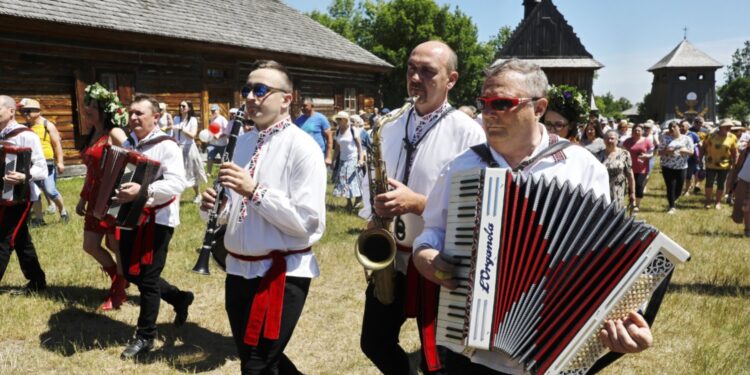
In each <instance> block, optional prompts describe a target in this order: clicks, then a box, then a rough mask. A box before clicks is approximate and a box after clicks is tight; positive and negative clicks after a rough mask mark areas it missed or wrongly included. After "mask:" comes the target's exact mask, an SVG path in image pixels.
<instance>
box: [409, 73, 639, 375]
mask: <svg viewBox="0 0 750 375" xmlns="http://www.w3.org/2000/svg"><path fill="white" fill-rule="evenodd" d="M486 74H487V76H486V79H485V81H484V86H483V88H482V96H481V97H480V98H479V99H478V101H477V104H479V105H478V107H479V108H481V109H482V117H483V119H484V126H485V131H486V133H487V144H486V147H483V148H482V149H483V150H485V152H482V155H481V156H480V153H478V152H475V151H474V150H473V149H470V150H467V151H465V152H463V153H462V154H460V155H458V156H457V157H456V158H455V159H453V160H452V161H451V162H449V163H448V164H447V166H446V167H445V168H444V169H443V171H442V172H441V174H440V177H439V179H438V181H437V182H436V183H435V188H434V189H433V190H432V192H431V193H430V196H429V198H428V200H427V205H426V208H425V211H424V214H423V217H424V220H425V228H424V231H423V232H422V233H421V234H420V235H419V236H418V237H417V238H416V240H415V241H414V249H415V250H414V256H413V257H414V265H415V266H416V268H417V269H418V270H419V272H420V273H421V274H422V275H423V276H424V277H425V278H427V279H428V280H430V281H432V282H434V283H437V284H440V285H441V286H442V287H445V288H448V289H454V288H455V287H456V280H455V279H452V278H450V277H445V275H451V274H452V272H453V266H452V265H451V264H449V263H448V262H447V261H446V260H444V259H443V258H441V257H439V254H440V252H441V251H442V249H443V243H444V240H445V236H446V233H445V228H446V216H445V212H446V211H447V208H448V199H449V195H450V185H451V178H452V176H453V175H454V174H455V173H458V172H460V171H466V170H470V169H474V168H486V167H488V166H489V165H490V163H492V164H497V166H499V167H501V168H517V167H519V166H521V165H526V166H525V167H524V168H521V169H520V170H519V171H518V172H517V173H522V174H525V175H527V176H545V177H546V178H547V179H552V178H553V177H554V178H557V179H558V180H560V181H570V182H571V183H573V185H580V186H582V187H583V188H584V189H589V190H594V191H595V192H596V194H598V195H604V196H606V197H609V178H608V174H607V170H606V169H605V168H604V166H603V165H602V164H601V163H600V162H599V161H598V160H597V159H596V158H595V157H594V156H593V155H592V154H591V153H590V152H588V151H587V150H586V149H585V148H583V147H579V146H576V145H572V146H570V147H566V148H564V149H563V150H562V151H559V152H560V153H561V154H559V153H558V152H554V153H547V152H546V151H548V150H549V148H548V147H549V146H550V145H551V144H555V143H557V142H566V141H564V140H560V139H559V138H558V137H557V136H556V135H551V134H549V133H548V132H547V129H546V128H545V126H544V125H542V124H541V123H540V122H539V120H540V118H541V117H542V115H543V114H544V112H545V110H546V109H547V99H546V95H547V77H546V75H545V74H544V72H542V70H541V68H539V66H537V65H535V64H532V63H529V62H523V61H520V60H517V59H511V60H507V61H505V62H502V63H499V64H496V65H493V66H492V67H490V68H489V69H488V70H487V73H486ZM553 150H557V149H553ZM540 154H541V155H543V157H540V158H538V159H537V160H535V161H532V162H530V160H533V158H534V157H535V156H537V155H540ZM544 155H546V156H544ZM522 163H524V164H522ZM562 230H565V228H562ZM600 337H601V338H602V342H603V343H604V344H605V345H606V346H607V347H608V348H609V349H610V350H613V351H617V352H622V353H635V352H639V351H642V350H644V349H646V348H648V347H649V346H651V342H652V338H651V331H650V329H649V327H648V324H647V323H646V321H645V320H644V319H643V317H642V316H640V315H638V314H636V313H635V312H632V313H630V315H629V316H628V318H626V319H622V320H617V321H609V322H607V323H605V329H603V330H602V332H600ZM614 337H616V338H614ZM448 349H450V351H449V352H447V353H446V357H445V358H446V360H445V367H444V368H445V369H446V372H447V373H449V374H522V373H525V371H524V368H523V367H522V366H521V365H520V364H519V363H516V362H514V361H513V360H512V359H511V358H510V357H508V356H506V355H504V354H501V353H499V352H491V351H486V350H476V351H474V352H473V353H472V354H471V355H470V357H466V356H464V355H463V354H461V353H462V352H463V349H464V347H462V346H458V345H455V346H454V345H451V346H450V347H449V348H448ZM467 355H468V354H467Z"/></svg>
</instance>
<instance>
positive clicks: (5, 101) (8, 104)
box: [0, 95, 16, 109]
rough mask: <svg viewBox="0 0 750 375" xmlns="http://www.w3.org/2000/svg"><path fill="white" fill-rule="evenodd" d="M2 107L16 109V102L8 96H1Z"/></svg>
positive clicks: (0, 104) (0, 103)
mask: <svg viewBox="0 0 750 375" xmlns="http://www.w3.org/2000/svg"><path fill="white" fill-rule="evenodd" d="M0 106H2V107H5V108H12V109H16V100H15V99H13V98H11V97H10V96H8V95H0Z"/></svg>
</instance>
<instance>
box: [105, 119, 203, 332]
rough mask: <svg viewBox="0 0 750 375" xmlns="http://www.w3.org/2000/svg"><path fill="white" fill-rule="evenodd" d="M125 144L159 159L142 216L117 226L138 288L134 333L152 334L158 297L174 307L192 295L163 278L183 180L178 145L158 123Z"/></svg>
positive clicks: (129, 276) (123, 255) (127, 268)
mask: <svg viewBox="0 0 750 375" xmlns="http://www.w3.org/2000/svg"><path fill="white" fill-rule="evenodd" d="M123 147H125V148H130V149H134V150H136V151H138V152H140V153H141V154H143V155H144V156H146V157H147V158H149V159H152V160H155V161H158V162H159V163H160V164H161V165H160V167H159V171H158V172H157V175H156V179H155V180H154V182H152V183H151V184H150V185H149V187H148V196H149V199H148V201H147V203H146V208H145V209H144V215H143V218H142V220H143V221H142V222H141V223H140V225H139V226H138V227H136V228H135V229H133V230H125V229H121V230H120V253H121V258H122V263H123V264H122V266H123V270H124V271H125V277H126V278H127V279H128V281H130V282H132V283H134V284H136V285H138V290H139V291H140V293H141V303H140V305H141V306H140V307H141V309H140V315H139V316H138V327H137V331H136V336H137V337H140V338H144V339H153V338H154V337H155V336H156V318H157V316H158V314H159V303H160V299H163V300H164V301H166V302H168V303H169V304H171V305H172V306H175V308H176V309H177V308H178V306H182V307H184V308H186V307H187V306H186V305H189V304H190V302H192V298H193V295H192V293H190V292H183V291H180V290H179V289H178V288H177V287H175V286H173V285H171V284H170V283H168V282H167V281H166V280H164V279H163V278H161V272H162V270H163V269H164V266H165V264H166V261H167V250H168V248H169V242H170V240H171V238H172V235H173V233H174V228H175V227H176V226H177V225H179V224H180V203H179V201H178V200H177V199H176V197H177V196H179V195H180V194H181V193H182V191H183V190H184V189H185V188H186V187H187V181H185V170H184V167H183V163H182V151H181V150H180V147H179V146H178V145H177V144H176V143H175V142H174V140H173V139H172V138H171V137H169V136H167V135H166V134H165V133H164V132H163V131H162V130H160V129H159V128H155V129H154V130H153V131H152V132H151V133H150V134H148V135H147V136H146V137H144V138H143V139H141V140H138V139H137V138H136V137H135V134H132V133H131V135H130V137H129V139H128V141H126V142H125V143H124V144H123ZM188 300H189V301H188Z"/></svg>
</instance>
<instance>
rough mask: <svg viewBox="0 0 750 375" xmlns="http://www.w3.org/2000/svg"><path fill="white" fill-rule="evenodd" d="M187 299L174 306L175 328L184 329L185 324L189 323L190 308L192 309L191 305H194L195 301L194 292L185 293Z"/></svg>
mask: <svg viewBox="0 0 750 375" xmlns="http://www.w3.org/2000/svg"><path fill="white" fill-rule="evenodd" d="M184 293H185V297H183V298H182V301H181V302H180V303H178V304H176V305H174V313H175V315H174V326H175V327H182V326H183V325H184V324H185V322H186V321H187V317H188V307H190V305H191V304H193V300H194V299H195V296H194V295H193V293H192V292H184Z"/></svg>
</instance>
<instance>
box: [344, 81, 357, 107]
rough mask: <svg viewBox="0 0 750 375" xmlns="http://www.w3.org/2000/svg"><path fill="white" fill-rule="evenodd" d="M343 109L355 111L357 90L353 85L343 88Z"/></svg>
mask: <svg viewBox="0 0 750 375" xmlns="http://www.w3.org/2000/svg"><path fill="white" fill-rule="evenodd" d="M344 110H345V111H348V112H352V113H353V112H356V111H357V90H356V89H355V88H353V87H347V88H345V89H344Z"/></svg>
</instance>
